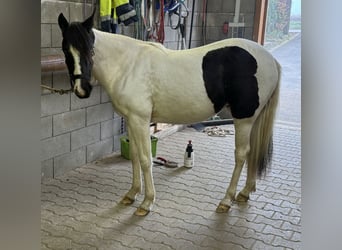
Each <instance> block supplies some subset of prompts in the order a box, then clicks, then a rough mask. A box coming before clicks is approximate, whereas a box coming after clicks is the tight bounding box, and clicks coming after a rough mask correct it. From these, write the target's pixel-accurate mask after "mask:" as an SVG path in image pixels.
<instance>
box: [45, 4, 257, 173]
mask: <svg viewBox="0 0 342 250" xmlns="http://www.w3.org/2000/svg"><path fill="white" fill-rule="evenodd" d="M192 1H193V0H187V1H185V3H186V5H187V6H188V9H189V10H190V13H189V16H188V18H187V19H186V23H185V24H186V46H187V47H188V42H189V32H190V21H191V11H192ZM84 2H86V4H85V5H84ZM92 2H94V1H89V0H88V1H83V0H74V1H72V0H66V1H56V0H42V1H41V55H56V54H62V51H61V42H62V37H61V33H60V29H59V27H58V24H57V18H58V15H59V13H60V12H63V14H64V15H65V16H66V18H67V19H68V20H70V21H76V20H77V21H79V20H83V19H84V13H85V14H86V16H88V15H89V14H90V13H91V11H92V6H91V3H92ZM202 4H203V1H201V0H197V1H196V5H195V10H194V23H193V33H192V42H191V47H197V46H200V45H202V44H203V37H202V23H203V20H204V19H203V18H204V16H203V13H202V10H203V5H202ZM254 5H255V0H244V1H241V13H243V14H244V18H245V23H246V28H245V37H246V38H249V39H251V38H252V30H253V18H254ZM234 8H235V1H234V0H213V1H209V4H208V14H207V32H206V34H207V35H206V40H207V43H209V42H213V41H217V40H221V39H223V38H226V37H229V36H231V33H229V34H228V36H225V35H224V34H223V33H222V25H223V23H224V22H225V21H231V19H230V18H232V15H233V14H234ZM97 23H98V22H96V24H95V25H97ZM165 25H166V26H165V42H164V45H165V46H166V47H168V48H171V49H176V48H177V44H178V31H177V30H172V29H171V28H170V26H169V20H168V16H167V15H166V16H165ZM133 30H134V29H133V25H130V26H128V27H121V33H123V34H125V35H129V36H132V35H133ZM41 81H42V83H43V84H45V85H48V86H52V87H55V88H63V89H68V88H70V84H69V78H68V75H67V73H66V72H53V73H42V76H41ZM125 133H126V131H125V125H124V121H123V119H122V118H121V117H120V116H119V115H117V114H116V113H115V112H114V110H113V108H112V105H111V103H110V101H109V98H108V95H107V94H106V93H105V91H104V90H103V89H102V87H101V86H96V87H95V88H94V89H93V91H92V94H91V96H90V98H88V99H79V98H77V97H76V96H75V95H73V94H65V95H59V94H51V93H50V92H49V91H46V90H42V91H41V168H42V176H43V177H54V176H58V175H60V174H63V173H64V172H65V171H67V170H70V169H72V168H75V167H78V166H80V165H83V164H85V163H87V162H90V161H94V160H95V159H97V158H100V157H103V156H105V155H107V154H109V153H111V152H113V151H118V150H120V140H119V138H120V137H121V136H122V135H124V134H125Z"/></svg>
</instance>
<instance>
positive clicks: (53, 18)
mask: <svg viewBox="0 0 342 250" xmlns="http://www.w3.org/2000/svg"><path fill="white" fill-rule="evenodd" d="M40 6H41V10H40V16H41V23H57V19H58V15H59V13H61V12H62V13H63V14H64V16H65V17H66V18H67V19H68V20H69V3H68V2H63V1H42V2H41V5H40Z"/></svg>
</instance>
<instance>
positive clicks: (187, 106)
mask: <svg viewBox="0 0 342 250" xmlns="http://www.w3.org/2000/svg"><path fill="white" fill-rule="evenodd" d="M205 99H206V100H199V99H198V100H194V101H193V102H189V101H181V100H179V101H178V102H173V103H172V104H171V103H170V104H169V105H167V103H165V102H164V103H162V104H159V105H156V106H155V108H154V109H153V113H152V121H154V122H163V123H173V124H190V123H195V122H200V121H203V120H206V119H208V118H209V117H211V116H213V115H214V114H215V110H214V106H213V104H212V103H211V102H210V100H209V99H208V98H205Z"/></svg>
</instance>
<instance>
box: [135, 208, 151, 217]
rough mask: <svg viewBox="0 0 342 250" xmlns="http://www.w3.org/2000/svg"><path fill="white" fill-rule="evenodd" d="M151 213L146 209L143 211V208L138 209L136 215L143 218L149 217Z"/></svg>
mask: <svg viewBox="0 0 342 250" xmlns="http://www.w3.org/2000/svg"><path fill="white" fill-rule="evenodd" d="M149 212H150V211H149V210H146V209H143V208H141V207H138V208H137V210H136V211H135V213H134V214H135V215H136V216H140V217H143V216H146V215H148V214H149Z"/></svg>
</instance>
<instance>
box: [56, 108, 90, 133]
mask: <svg viewBox="0 0 342 250" xmlns="http://www.w3.org/2000/svg"><path fill="white" fill-rule="evenodd" d="M83 127H85V109H80V110H75V111H70V112H66V113H62V114H58V115H54V116H53V135H59V134H63V133H66V132H70V131H72V130H76V129H79V128H83Z"/></svg>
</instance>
